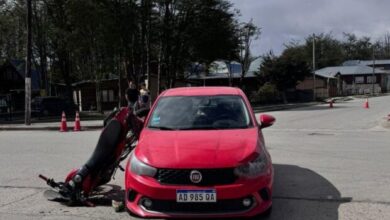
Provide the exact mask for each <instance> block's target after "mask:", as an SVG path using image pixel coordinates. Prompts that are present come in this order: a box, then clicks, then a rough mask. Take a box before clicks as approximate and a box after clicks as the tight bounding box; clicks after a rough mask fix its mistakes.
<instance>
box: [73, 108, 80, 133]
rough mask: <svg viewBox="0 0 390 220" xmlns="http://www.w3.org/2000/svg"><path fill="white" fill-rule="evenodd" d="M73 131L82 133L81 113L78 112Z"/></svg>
mask: <svg viewBox="0 0 390 220" xmlns="http://www.w3.org/2000/svg"><path fill="white" fill-rule="evenodd" d="M73 131H81V125H80V115H79V112H78V111H77V112H76V119H75V120H74V128H73Z"/></svg>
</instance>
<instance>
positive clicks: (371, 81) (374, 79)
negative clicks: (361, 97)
mask: <svg viewBox="0 0 390 220" xmlns="http://www.w3.org/2000/svg"><path fill="white" fill-rule="evenodd" d="M367 83H376V76H367Z"/></svg>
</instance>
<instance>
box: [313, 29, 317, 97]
mask: <svg viewBox="0 0 390 220" xmlns="http://www.w3.org/2000/svg"><path fill="white" fill-rule="evenodd" d="M315 71H316V35H315V34H314V33H313V101H316V74H315Z"/></svg>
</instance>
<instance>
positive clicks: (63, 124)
mask: <svg viewBox="0 0 390 220" xmlns="http://www.w3.org/2000/svg"><path fill="white" fill-rule="evenodd" d="M60 131H61V132H66V131H68V126H67V125H66V116H65V112H62V116H61V126H60Z"/></svg>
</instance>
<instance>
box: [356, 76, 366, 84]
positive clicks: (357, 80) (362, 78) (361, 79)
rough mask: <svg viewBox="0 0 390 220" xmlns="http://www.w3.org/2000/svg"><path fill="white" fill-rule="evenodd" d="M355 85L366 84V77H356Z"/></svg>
mask: <svg viewBox="0 0 390 220" xmlns="http://www.w3.org/2000/svg"><path fill="white" fill-rule="evenodd" d="M355 83H356V84H362V83H364V76H356V77H355Z"/></svg>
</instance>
